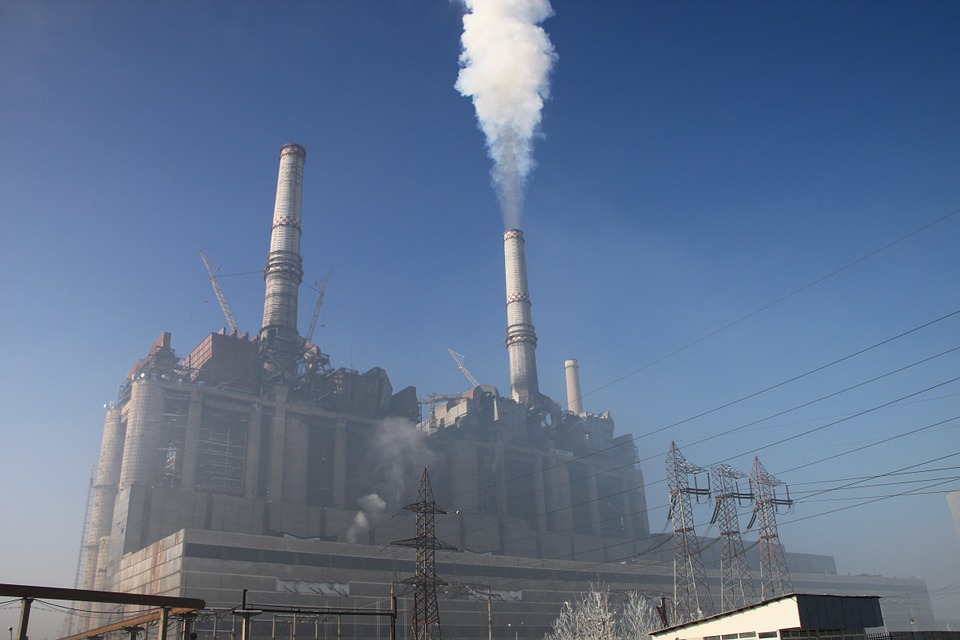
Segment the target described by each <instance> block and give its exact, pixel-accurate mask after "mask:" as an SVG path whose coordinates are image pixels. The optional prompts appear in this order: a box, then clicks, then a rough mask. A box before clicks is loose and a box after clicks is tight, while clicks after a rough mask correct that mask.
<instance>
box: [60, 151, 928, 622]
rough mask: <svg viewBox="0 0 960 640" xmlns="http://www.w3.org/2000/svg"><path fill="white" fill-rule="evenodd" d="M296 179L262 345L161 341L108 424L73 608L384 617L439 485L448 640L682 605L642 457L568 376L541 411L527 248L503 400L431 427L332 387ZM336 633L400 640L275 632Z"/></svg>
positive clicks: (226, 337) (796, 578)
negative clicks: (192, 607)
mask: <svg viewBox="0 0 960 640" xmlns="http://www.w3.org/2000/svg"><path fill="white" fill-rule="evenodd" d="M305 161H306V151H305V150H304V148H303V147H301V146H299V145H294V144H291V145H285V146H284V147H283V148H282V149H281V151H280V168H279V178H278V186H277V197H276V206H275V209H274V215H273V227H272V232H271V237H270V245H269V251H268V253H267V262H266V267H265V271H264V275H265V298H264V314H263V324H262V327H261V328H260V331H259V332H258V333H257V334H256V335H249V334H246V333H240V332H237V331H227V330H223V331H220V332H216V333H211V334H209V335H208V336H206V337H205V338H204V339H203V340H202V341H201V342H200V344H198V345H197V346H196V347H195V348H194V349H193V350H192V351H190V352H188V353H186V354H185V355H178V354H177V353H176V351H175V350H174V348H173V338H172V336H171V335H170V334H169V333H163V334H161V335H160V336H159V337H158V338H157V340H156V341H155V342H154V343H153V344H152V345H151V346H150V348H149V349H148V351H147V353H146V355H145V356H144V357H143V358H142V359H141V360H139V361H137V362H136V363H135V364H134V366H133V367H132V368H131V369H130V370H129V372H128V374H127V376H126V378H125V381H124V383H123V385H122V386H121V389H120V393H119V397H118V399H117V401H116V403H114V404H112V405H111V406H109V407H108V408H107V410H106V416H105V421H104V428H103V440H102V446H101V451H100V459H99V464H98V466H97V471H96V477H95V482H94V484H93V486H92V489H91V491H92V495H91V500H90V508H89V514H88V521H89V528H88V530H87V532H86V533H85V536H84V540H83V548H82V551H81V572H80V584H79V585H78V587H80V588H85V589H99V590H115V591H128V592H135V593H151V594H157V595H172V596H188V597H195V598H202V599H204V600H206V601H207V603H208V607H211V611H219V612H220V613H218V614H211V615H210V616H209V617H208V618H204V617H201V618H200V620H199V621H198V623H197V633H198V634H199V636H200V637H201V638H204V637H213V636H214V635H218V636H220V635H222V634H223V633H226V632H229V631H231V630H235V629H236V628H238V626H237V625H238V624H239V623H238V622H237V621H236V620H235V619H234V618H233V617H232V616H230V615H229V614H227V613H225V610H226V609H229V608H232V607H237V606H239V604H240V602H241V598H242V594H243V591H244V590H247V596H246V597H247V599H248V600H249V601H250V602H254V603H258V604H261V605H274V606H287V607H302V608H305V609H306V608H310V607H323V606H341V607H345V606H349V607H354V608H362V607H374V608H377V607H380V608H383V609H385V608H386V607H387V606H388V604H387V603H388V601H389V596H390V593H391V585H392V584H394V583H400V582H401V581H403V580H404V579H405V578H407V577H409V576H410V575H412V574H413V573H414V570H415V567H414V557H415V554H414V551H413V550H411V549H404V548H399V547H395V546H391V542H393V541H396V540H401V539H409V538H410V537H411V536H412V535H413V529H414V518H413V515H412V514H408V515H407V516H406V517H390V514H394V513H396V512H397V511H398V510H401V508H402V507H403V506H404V505H405V504H407V503H410V502H412V501H413V500H414V499H415V497H416V492H417V486H418V481H419V478H420V474H421V472H422V471H423V469H424V468H425V467H427V468H429V473H430V478H431V479H432V480H433V491H434V495H435V497H436V501H437V502H438V503H439V504H440V505H441V506H443V507H445V508H446V509H447V510H448V511H449V513H448V515H446V516H438V517H437V524H436V534H437V537H438V538H440V539H442V540H443V541H445V542H447V543H449V544H450V545H452V546H454V547H456V548H457V549H458V551H456V552H452V551H451V552H443V553H439V552H438V554H437V573H438V574H439V575H440V577H441V578H442V579H443V583H445V586H444V592H443V593H441V594H440V595H439V608H440V615H441V619H442V622H443V625H444V629H445V630H446V629H449V630H450V633H449V637H456V638H463V639H468V638H478V639H479V638H487V637H488V632H489V628H488V626H489V625H490V624H491V621H492V624H493V625H494V626H495V627H496V628H497V629H499V631H497V632H496V633H498V634H499V635H503V633H504V630H505V629H506V628H507V625H510V627H509V628H510V630H511V631H510V633H511V634H514V635H515V636H516V637H518V638H519V637H526V638H540V637H542V636H543V635H544V633H546V632H549V631H550V623H551V621H552V620H553V619H554V618H555V617H556V616H557V614H558V613H559V611H560V608H561V606H562V603H563V602H564V600H569V599H570V598H571V597H572V596H573V594H576V593H578V592H581V591H584V590H587V589H589V588H590V584H591V583H597V582H598V581H600V582H603V583H605V584H607V585H609V586H611V588H615V589H634V590H639V591H645V592H648V593H651V594H669V593H670V592H671V590H672V584H673V567H672V560H673V558H672V552H671V547H670V536H668V535H665V534H656V535H651V531H650V523H649V522H648V518H647V503H646V497H645V490H644V479H643V475H642V472H641V470H640V467H639V464H638V459H639V456H638V453H637V449H636V446H635V444H634V442H633V437H632V435H630V434H629V433H624V434H619V435H618V434H617V433H616V429H615V426H614V421H613V419H612V418H611V417H610V414H609V413H608V412H602V413H591V412H589V411H586V410H584V409H583V404H582V402H581V398H580V380H579V369H578V366H577V363H576V361H575V360H567V361H566V363H565V365H564V369H565V373H566V383H567V393H568V398H567V399H566V402H565V403H564V405H561V404H560V403H559V402H557V401H556V400H554V399H551V398H549V397H547V396H545V395H543V394H542V393H541V392H540V390H539V383H538V378H537V365H536V358H535V349H536V341H537V338H536V333H535V329H534V325H533V321H532V317H531V304H530V291H529V286H528V283H527V274H526V265H525V258H524V237H523V233H522V232H521V231H520V230H518V229H513V230H508V231H507V232H506V233H505V234H504V256H505V266H506V295H507V298H506V303H507V307H506V308H507V332H506V347H507V352H508V356H509V366H510V391H509V395H508V396H504V395H501V394H500V392H499V390H498V389H497V388H496V387H494V386H491V385H487V384H478V385H476V386H473V388H471V389H470V390H468V391H466V392H464V393H462V394H459V395H456V396H436V395H434V396H431V397H430V400H429V401H428V402H426V403H425V404H424V405H421V402H420V401H419V400H418V396H417V392H416V390H415V389H414V388H413V387H411V386H406V387H403V388H399V389H395V388H394V386H393V384H392V383H391V381H390V379H389V377H388V375H387V373H386V372H385V371H384V370H383V369H380V368H377V367H375V368H372V369H370V370H369V371H366V372H359V371H355V370H352V369H347V368H334V367H332V366H331V364H330V357H329V356H328V355H326V354H325V353H323V352H322V351H321V350H320V348H319V347H318V346H317V345H315V344H312V343H311V342H309V341H308V340H306V339H305V338H304V337H302V336H301V335H300V333H299V332H298V329H297V310H298V288H299V285H300V283H301V279H302V275H303V267H302V259H301V255H300V236H301V186H302V181H303V172H304V166H305ZM557 369H558V371H557V373H558V374H559V367H558V368H557ZM564 407H566V408H564ZM705 560H706V561H707V563H708V565H709V564H710V561H711V558H710V557H708V556H705ZM787 561H788V564H790V565H791V571H792V572H793V582H794V585H795V586H796V587H797V590H798V591H801V590H802V591H806V592H817V593H835V594H849V595H878V596H884V595H887V594H890V595H892V594H898V595H902V594H904V593H907V594H911V598H912V603H911V604H910V605H909V606H906V605H902V604H899V603H898V602H897V601H894V600H890V601H889V602H886V601H883V600H882V601H881V602H882V604H883V606H884V618H885V620H886V622H887V625H888V628H890V629H896V628H898V627H897V625H898V624H901V623H902V625H904V626H903V627H901V628H906V629H909V628H910V621H909V620H910V617H911V616H912V617H913V619H914V620H915V621H916V622H917V624H918V626H919V628H923V623H924V622H925V621H926V622H927V625H928V626H930V625H932V623H933V615H932V610H931V608H930V603H929V597H928V596H927V592H926V586H925V585H924V583H923V582H922V581H919V580H896V579H882V578H876V577H866V576H864V577H850V576H838V575H837V573H836V567H835V565H834V562H833V559H832V558H830V557H828V556H821V555H811V554H790V553H788V554H787ZM751 563H752V567H751V568H752V569H754V570H758V569H759V560H758V559H757V558H751ZM718 575H719V572H718V571H712V572H711V573H710V578H711V580H714V581H715V580H718ZM394 588H395V589H396V592H397V593H398V594H399V595H400V597H401V600H400V604H401V609H404V608H405V607H406V608H409V606H408V603H407V601H406V600H405V598H406V597H408V596H404V593H403V591H402V587H401V586H397V587H394ZM405 603H406V604H405ZM125 613H126V614H129V612H123V611H116V610H111V611H107V610H105V609H102V610H100V612H99V613H98V614H97V615H96V616H95V617H94V619H92V620H90V621H89V624H86V625H83V626H85V627H87V628H93V627H96V626H99V625H102V624H106V623H107V622H110V621H113V620H115V619H117V618H118V617H122V616H123V615H125ZM338 622H339V624H340V625H342V627H346V626H348V627H349V631H344V630H343V628H341V629H340V631H341V632H342V633H347V635H348V637H354V638H374V637H378V638H379V637H387V631H386V624H387V623H386V621H385V620H381V619H380V618H376V617H370V618H353V619H351V618H348V617H343V619H342V620H339V621H338V620H336V619H335V618H331V617H330V616H327V617H323V616H314V617H312V618H311V617H309V616H306V617H303V616H302V617H301V618H300V619H299V620H298V619H297V618H296V616H294V618H293V619H292V621H291V620H290V619H285V621H283V624H284V625H288V626H289V625H292V628H291V629H290V631H292V632H293V637H296V633H297V632H299V633H301V634H309V635H310V636H311V637H317V638H318V637H319V636H320V633H321V631H322V632H323V635H324V637H326V635H327V634H328V633H331V634H332V633H334V632H335V631H334V628H335V627H336V625H337V624H338ZM276 624H277V622H276V619H275V618H270V617H269V616H266V615H264V616H261V617H259V618H257V619H256V620H254V624H253V632H254V635H255V636H256V637H275V634H276ZM218 625H219V627H218ZM298 625H299V627H298ZM331 625H332V626H331ZM285 628H287V627H285ZM398 628H400V629H401V637H405V632H406V623H405V622H404V620H403V619H401V620H400V622H399V623H398ZM298 629H299V631H298ZM225 630H226V631H225ZM271 634H274V635H273V636H271Z"/></svg>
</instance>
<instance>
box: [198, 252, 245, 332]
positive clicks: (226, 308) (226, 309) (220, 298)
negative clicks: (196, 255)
mask: <svg viewBox="0 0 960 640" xmlns="http://www.w3.org/2000/svg"><path fill="white" fill-rule="evenodd" d="M200 257H201V258H202V259H203V264H204V266H205V267H206V268H207V273H209V274H210V284H212V285H213V293H214V294H215V295H216V296H217V302H219V303H220V308H221V309H223V315H225V316H226V317H227V324H229V325H230V331H233V332H236V331H237V321H236V320H234V319H233V311H231V310H230V305H229V304H228V303H227V297H226V296H225V295H223V291H222V290H221V289H220V285H219V284H218V283H217V276H216V275H215V274H214V272H213V263H212V262H210V259H209V258H207V256H205V255H204V253H203V251H201V252H200Z"/></svg>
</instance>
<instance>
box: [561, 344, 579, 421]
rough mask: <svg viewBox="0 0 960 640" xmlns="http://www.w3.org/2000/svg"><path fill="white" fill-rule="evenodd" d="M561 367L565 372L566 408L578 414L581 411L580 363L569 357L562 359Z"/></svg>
mask: <svg viewBox="0 0 960 640" xmlns="http://www.w3.org/2000/svg"><path fill="white" fill-rule="evenodd" d="M563 368H564V372H565V373H566V374H567V376H566V377H567V410H568V411H570V412H571V413H575V414H577V415H580V414H582V413H583V403H582V402H581V401H580V365H579V364H577V361H576V360H575V359H573V358H571V359H569V360H566V361H564V363H563Z"/></svg>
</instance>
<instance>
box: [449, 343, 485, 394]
mask: <svg viewBox="0 0 960 640" xmlns="http://www.w3.org/2000/svg"><path fill="white" fill-rule="evenodd" d="M447 351H449V352H450V355H451V356H452V357H453V360H454V362H456V363H457V366H458V367H459V368H460V371H461V372H462V373H463V375H465V376H467V380H469V381H470V384H472V385H473V386H474V387H479V386H480V383H479V382H477V379H476V378H474V377H473V376H472V375H470V372H469V371H467V368H466V367H465V366H463V361H464V359H465V356H464V355H463V354H462V353H457V352H456V351H454V350H453V349H451V348H450V347H447Z"/></svg>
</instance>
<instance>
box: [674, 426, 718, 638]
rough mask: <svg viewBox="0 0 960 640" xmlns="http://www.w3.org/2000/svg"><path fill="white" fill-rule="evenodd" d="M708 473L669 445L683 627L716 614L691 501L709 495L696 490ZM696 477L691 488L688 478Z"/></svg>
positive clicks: (678, 616)
mask: <svg viewBox="0 0 960 640" xmlns="http://www.w3.org/2000/svg"><path fill="white" fill-rule="evenodd" d="M703 473H706V470H704V469H702V468H700V467H698V466H696V465H695V464H691V463H689V462H687V460H686V458H684V457H683V454H682V453H680V449H678V448H677V443H676V442H671V443H670V453H669V454H668V455H667V484H668V486H669V487H670V514H669V516H667V517H668V518H670V519H672V520H673V619H672V620H671V621H670V624H681V623H683V622H689V621H691V620H696V619H698V618H700V617H703V616H706V615H710V614H711V613H713V601H712V600H711V598H710V587H709V585H708V584H707V572H706V570H705V569H704V568H703V558H702V557H701V556H700V543H699V542H698V541H697V532H696V530H695V529H694V523H693V504H692V502H691V497H693V498H695V499H696V500H697V501H698V502H699V501H700V499H701V498H706V497H708V496H709V495H710V487H709V480H708V483H707V484H708V486H707V488H706V489H701V488H699V487H697V484H696V476H698V475H700V474H703ZM691 475H693V476H694V486H693V487H691V486H690V482H689V476H691Z"/></svg>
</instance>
